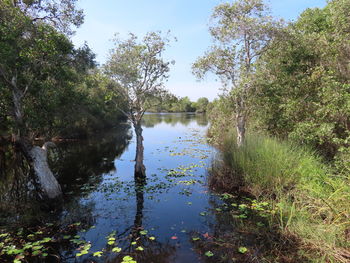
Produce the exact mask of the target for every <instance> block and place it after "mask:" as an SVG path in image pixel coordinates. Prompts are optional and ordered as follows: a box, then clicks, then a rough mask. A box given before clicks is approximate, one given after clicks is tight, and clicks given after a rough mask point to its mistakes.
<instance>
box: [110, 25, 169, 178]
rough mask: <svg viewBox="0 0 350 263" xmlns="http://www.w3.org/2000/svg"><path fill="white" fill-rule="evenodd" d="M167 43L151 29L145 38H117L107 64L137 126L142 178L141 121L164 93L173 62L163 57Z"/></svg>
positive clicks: (138, 169) (138, 165) (137, 165)
mask: <svg viewBox="0 0 350 263" xmlns="http://www.w3.org/2000/svg"><path fill="white" fill-rule="evenodd" d="M168 43H169V38H168V37H162V36H161V35H160V32H149V33H147V34H146V36H145V37H144V38H143V39H142V41H139V39H138V38H137V36H135V35H134V34H130V37H129V38H128V39H127V40H120V39H118V38H117V39H115V48H114V49H113V50H112V51H111V54H110V57H109V59H108V61H107V63H106V65H105V69H106V72H107V74H109V75H110V76H111V77H112V78H113V79H114V80H115V81H116V82H117V83H118V84H119V85H120V87H122V90H118V92H121V93H122V95H123V96H124V97H125V98H126V100H127V101H128V110H127V111H123V113H124V114H125V115H126V116H127V117H128V119H129V120H130V121H131V123H132V124H133V126H134V129H135V134H136V157H135V162H136V163H135V175H136V176H137V177H139V178H142V177H144V176H145V166H144V164H143V151H144V147H143V137H142V127H141V120H142V117H143V115H144V113H145V111H146V110H147V109H148V107H150V106H151V105H150V104H149V103H148V102H150V101H152V100H150V99H149V98H150V97H152V96H155V95H157V94H158V93H159V92H161V90H162V89H163V85H164V82H165V81H166V80H167V79H168V77H169V75H168V73H169V65H170V63H171V62H168V61H165V60H164V59H163V58H162V55H163V52H164V50H165V48H166V46H167V44H168Z"/></svg>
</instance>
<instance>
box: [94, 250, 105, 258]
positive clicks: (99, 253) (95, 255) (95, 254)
mask: <svg viewBox="0 0 350 263" xmlns="http://www.w3.org/2000/svg"><path fill="white" fill-rule="evenodd" d="M102 254H103V252H102V251H96V252H95V253H94V254H93V256H94V257H102Z"/></svg>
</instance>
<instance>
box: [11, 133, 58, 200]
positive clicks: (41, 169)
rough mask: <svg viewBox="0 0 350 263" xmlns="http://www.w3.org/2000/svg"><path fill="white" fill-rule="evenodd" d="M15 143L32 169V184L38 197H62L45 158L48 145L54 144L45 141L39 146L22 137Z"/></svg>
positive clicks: (50, 198) (43, 198)
mask: <svg viewBox="0 0 350 263" xmlns="http://www.w3.org/2000/svg"><path fill="white" fill-rule="evenodd" d="M17 143H18V144H19V146H20V149H21V151H22V152H23V153H24V156H25V157H26V159H27V160H28V161H29V163H30V166H31V168H32V169H33V171H34V185H35V188H36V190H37V193H38V195H39V198H40V199H41V200H50V201H55V200H59V199H60V198H61V197H62V190H61V186H60V185H59V183H58V181H57V180H56V178H55V176H54V175H53V173H52V171H51V169H50V167H49V165H48V160H47V152H48V147H49V146H51V145H54V144H53V143H51V142H46V143H45V144H44V145H43V147H39V146H33V145H32V144H31V143H30V142H28V141H25V140H23V139H21V140H19V142H17Z"/></svg>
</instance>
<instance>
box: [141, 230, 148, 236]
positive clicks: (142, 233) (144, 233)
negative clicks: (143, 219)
mask: <svg viewBox="0 0 350 263" xmlns="http://www.w3.org/2000/svg"><path fill="white" fill-rule="evenodd" d="M147 233H148V231H147V230H142V231H140V234H141V235H147Z"/></svg>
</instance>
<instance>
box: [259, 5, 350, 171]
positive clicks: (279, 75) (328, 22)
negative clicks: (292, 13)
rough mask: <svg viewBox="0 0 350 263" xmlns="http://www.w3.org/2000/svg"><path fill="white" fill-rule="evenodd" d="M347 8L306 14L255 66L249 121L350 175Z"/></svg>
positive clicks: (349, 31)
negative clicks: (253, 118) (332, 162)
mask: <svg viewBox="0 0 350 263" xmlns="http://www.w3.org/2000/svg"><path fill="white" fill-rule="evenodd" d="M349 12H350V2H349V1H342V0H335V1H330V2H329V3H328V4H327V5H326V6H325V7H324V8H314V9H307V10H306V11H304V12H303V13H302V14H301V15H300V17H299V19H298V20H297V21H296V22H295V23H292V24H290V25H289V26H287V27H286V28H284V30H283V33H281V34H279V35H278V36H277V37H275V39H274V40H273V41H271V42H270V44H269V47H268V50H267V52H265V53H264V55H263V56H261V57H260V59H259V61H258V62H257V74H256V77H257V78H256V83H257V92H256V94H255V97H254V101H255V103H254V104H255V106H256V111H255V116H256V117H257V119H258V121H259V122H260V124H261V126H262V127H261V128H264V129H266V130H267V131H268V132H269V133H270V134H273V135H274V136H279V137H282V138H288V139H292V140H294V141H296V142H298V143H300V144H306V145H308V146H312V147H313V148H315V149H317V150H318V152H320V153H321V154H322V155H323V156H324V157H326V159H327V160H335V161H336V164H337V166H338V168H339V169H340V170H343V171H344V172H345V173H348V172H349V171H350V166H349V159H350V151H349V140H350V107H349V105H350V77H349V76H350V67H349V61H350V55H349V54H350V53H349V52H348V51H349V50H350V44H349V43H350V42H349V40H350V24H349V21H350V20H349V16H348V14H349Z"/></svg>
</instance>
